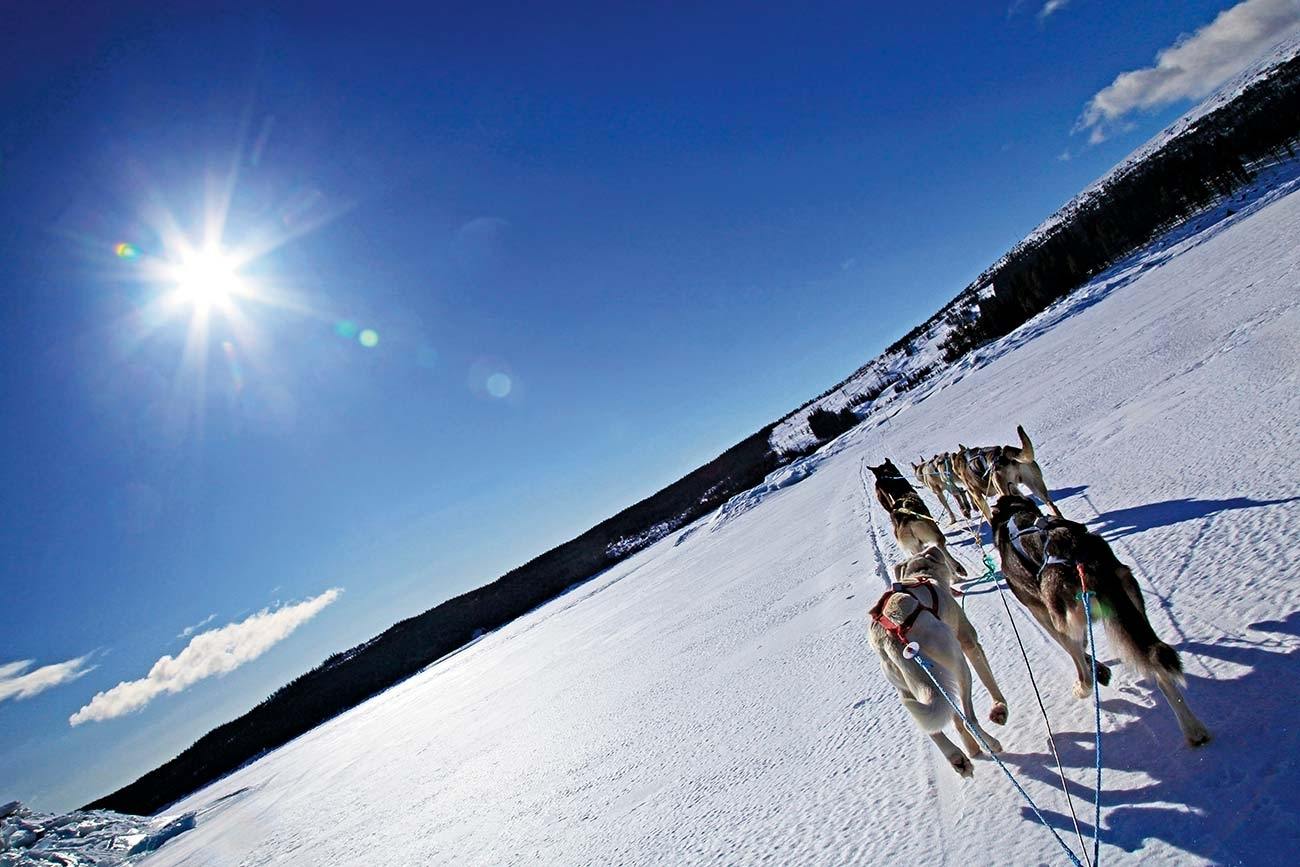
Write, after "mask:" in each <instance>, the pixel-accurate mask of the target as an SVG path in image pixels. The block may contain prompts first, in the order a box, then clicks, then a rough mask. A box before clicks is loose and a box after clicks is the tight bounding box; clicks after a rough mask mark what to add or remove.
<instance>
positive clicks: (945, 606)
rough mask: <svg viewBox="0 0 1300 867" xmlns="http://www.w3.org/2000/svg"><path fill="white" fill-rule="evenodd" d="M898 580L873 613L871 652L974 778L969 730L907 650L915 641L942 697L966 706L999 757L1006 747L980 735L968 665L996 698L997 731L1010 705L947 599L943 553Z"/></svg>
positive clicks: (975, 750) (925, 727)
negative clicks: (949, 731)
mask: <svg viewBox="0 0 1300 867" xmlns="http://www.w3.org/2000/svg"><path fill="white" fill-rule="evenodd" d="M894 577H895V582H896V583H895V584H894V587H893V589H891V590H888V591H886V592H885V595H884V596H882V597H881V598H880V601H878V602H877V603H876V605H875V607H874V608H872V609H871V625H870V626H869V627H868V635H869V637H870V640H871V646H872V647H874V648H875V649H876V653H878V654H879V655H880V668H881V669H882V670H883V671H884V673H885V677H886V678H887V679H888V680H889V682H890V683H891V684H893V686H894V688H895V689H897V690H898V693H899V697H900V698H901V699H902V701H903V707H905V708H907V710H908V712H909V713H911V714H912V717H913V718H914V719H915V720H916V724H917V725H918V726H920V727H921V730H922V731H924V732H925V733H926V734H928V735H929V736H930V738H931V740H933V741H934V743H935V745H936V746H938V747H939V750H940V751H941V752H942V753H943V755H944V758H946V759H947V760H948V763H949V764H950V765H952V767H953V769H954V770H955V771H957V773H958V774H961V775H962V776H963V777H969V776H971V775H972V774H973V773H974V772H975V768H974V766H973V765H972V764H971V762H970V759H968V758H967V757H966V753H969V754H970V755H971V756H977V755H979V754H980V751H981V750H980V745H979V742H978V741H976V740H975V738H974V737H972V734H971V732H969V731H967V729H966V726H965V724H964V723H963V722H962V719H961V717H960V716H958V715H957V714H955V713H953V710H952V707H951V706H950V705H949V704H948V700H947V699H945V698H944V697H943V696H942V695H940V694H939V692H938V691H937V690H936V689H935V688H934V684H933V683H932V682H931V680H930V678H929V676H927V675H926V673H925V671H924V670H923V669H922V668H921V664H920V663H919V662H917V660H916V659H914V658H908V657H907V656H906V655H905V654H904V647H905V645H907V644H908V643H910V642H915V643H916V644H917V645H918V646H919V648H920V653H921V655H922V656H924V657H925V659H926V660H928V661H929V662H930V663H931V671H932V672H933V673H934V675H935V677H936V678H937V679H938V681H939V683H940V684H942V686H943V689H944V691H945V692H947V693H948V695H949V696H950V697H952V698H953V700H954V701H960V702H961V707H962V712H963V713H964V714H965V715H966V719H968V720H970V724H971V726H972V727H973V728H974V729H975V731H977V732H978V733H979V734H980V736H981V737H983V738H984V742H985V743H986V744H988V748H989V749H990V750H992V751H994V752H998V753H1000V752H1002V745H1001V744H1000V743H998V741H997V739H996V738H994V737H993V736H992V735H990V734H989V733H988V732H986V731H984V729H982V728H980V724H979V721H978V720H977V719H976V718H975V710H974V707H973V705H972V703H971V676H970V669H969V668H968V667H967V665H966V660H967V659H969V660H970V664H971V665H973V666H974V667H975V673H976V674H978V675H979V679H980V681H981V682H982V683H983V684H984V686H985V688H987V689H988V691H989V695H990V696H992V698H993V709H992V710H991V711H990V712H989V720H990V721H992V722H995V723H997V724H998V725H1002V724H1003V723H1005V722H1006V721H1007V700H1006V699H1005V698H1004V697H1003V696H1002V691H1001V690H1000V689H998V684H997V681H995V680H994V679H993V672H992V671H991V670H990V669H989V662H988V659H987V658H986V657H985V656H984V648H982V647H981V646H980V643H979V636H978V635H977V634H976V633H975V627H974V626H972V625H971V622H970V621H969V620H967V619H966V614H965V612H963V611H962V610H961V606H960V605H958V604H957V602H956V601H955V600H954V599H953V598H952V594H951V593H949V592H948V588H949V587H950V586H951V585H952V579H953V575H952V568H951V566H950V565H949V561H948V558H947V557H946V556H945V552H944V551H942V550H941V549H940V548H938V547H937V546H932V547H929V548H926V549H925V550H924V551H923V552H921V553H920V554H917V555H916V556H914V557H911V558H909V559H907V560H904V561H903V562H901V563H898V564H896V565H895V566H894ZM949 719H951V720H952V722H953V724H954V725H955V726H956V728H957V734H958V735H959V736H960V737H961V740H962V743H964V744H965V745H966V753H963V752H962V751H961V750H960V749H958V748H957V745H956V744H954V743H953V742H952V741H950V740H948V738H947V736H946V735H944V733H943V728H944V726H945V725H946V724H947V722H948V720H949Z"/></svg>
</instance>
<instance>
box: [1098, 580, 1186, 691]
mask: <svg viewBox="0 0 1300 867" xmlns="http://www.w3.org/2000/svg"><path fill="white" fill-rule="evenodd" d="M1091 577H1092V576H1089V578H1090V579H1091ZM1125 583H1126V585H1127V586H1111V587H1107V588H1105V589H1104V590H1102V589H1099V591H1098V594H1097V595H1098V598H1099V599H1100V601H1101V602H1102V603H1103V606H1104V607H1108V608H1109V609H1110V611H1111V612H1113V614H1112V615H1111V616H1108V617H1105V618H1104V621H1103V622H1104V623H1105V624H1106V634H1107V635H1108V636H1109V637H1110V641H1111V645H1112V646H1113V647H1114V648H1115V649H1116V650H1118V651H1119V655H1120V656H1121V657H1122V658H1123V659H1124V661H1125V662H1127V663H1128V664H1129V665H1132V666H1133V667H1134V668H1136V669H1137V670H1138V671H1140V672H1142V673H1143V674H1145V675H1150V676H1152V677H1156V678H1159V677H1160V675H1162V674H1163V675H1165V676H1166V677H1168V678H1169V679H1170V680H1172V681H1173V682H1175V683H1178V684H1182V683H1184V678H1183V660H1182V658H1181V657H1180V656H1179V655H1178V651H1177V650H1174V649H1173V648H1172V647H1170V646H1169V645H1168V644H1165V643H1164V642H1163V641H1161V640H1160V637H1159V636H1158V635H1156V631H1155V630H1154V629H1153V628H1152V627H1151V621H1149V620H1148V619H1147V615H1146V611H1145V610H1144V605H1143V603H1142V591H1141V589H1139V588H1138V585H1137V582H1136V581H1132V580H1131V579H1130V581H1128V582H1125ZM1131 593H1132V594H1136V595H1137V599H1134V598H1133V596H1132V595H1130V594H1131Z"/></svg>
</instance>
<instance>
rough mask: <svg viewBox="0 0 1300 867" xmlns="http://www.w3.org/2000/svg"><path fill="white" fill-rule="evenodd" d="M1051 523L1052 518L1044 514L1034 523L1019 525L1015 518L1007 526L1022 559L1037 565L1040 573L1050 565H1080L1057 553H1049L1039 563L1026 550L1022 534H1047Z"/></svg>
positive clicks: (1012, 545) (1013, 544) (1031, 564)
mask: <svg viewBox="0 0 1300 867" xmlns="http://www.w3.org/2000/svg"><path fill="white" fill-rule="evenodd" d="M1050 525H1051V519H1049V518H1048V517H1047V516H1046V515H1044V516H1042V517H1038V518H1035V519H1034V522H1033V523H1032V524H1026V525H1025V526H1024V527H1020V526H1017V525H1016V522H1015V521H1014V520H1013V521H1010V522H1009V523H1008V526H1007V536H1008V537H1009V538H1010V539H1011V547H1012V548H1015V549H1016V553H1017V554H1019V555H1020V559H1021V561H1023V562H1024V563H1025V565H1027V566H1036V567H1037V572H1038V574H1040V575H1041V574H1042V573H1043V570H1044V569H1046V568H1047V567H1048V566H1053V565H1061V566H1074V565H1078V564H1076V563H1075V562H1074V561H1073V560H1067V559H1065V558H1064V557H1057V556H1056V555H1055V554H1048V555H1047V557H1046V558H1044V559H1043V561H1042V562H1041V563H1037V562H1036V561H1035V560H1034V558H1033V557H1030V556H1029V552H1028V551H1026V550H1025V546H1024V545H1023V544H1022V543H1021V541H1020V537H1021V536H1046V535H1047V530H1048V528H1049V527H1050ZM1045 545H1046V540H1044V546H1045ZM1044 550H1046V547H1044Z"/></svg>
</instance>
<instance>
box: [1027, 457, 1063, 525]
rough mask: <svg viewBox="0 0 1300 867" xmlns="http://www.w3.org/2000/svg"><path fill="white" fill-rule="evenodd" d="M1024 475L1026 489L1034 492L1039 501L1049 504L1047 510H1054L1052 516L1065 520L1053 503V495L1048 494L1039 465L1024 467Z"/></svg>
mask: <svg viewBox="0 0 1300 867" xmlns="http://www.w3.org/2000/svg"><path fill="white" fill-rule="evenodd" d="M1022 475H1023V476H1024V480H1025V487H1027V488H1029V490H1031V491H1033V492H1034V495H1035V496H1037V497H1038V499H1040V500H1042V501H1043V502H1044V503H1046V504H1047V508H1049V509H1051V510H1052V514H1054V515H1056V517H1058V518H1064V517H1065V516H1064V515H1062V514H1061V510H1060V509H1058V508H1057V507H1056V503H1054V502H1052V495H1051V494H1049V493H1047V482H1045V481H1044V480H1043V471H1042V470H1040V469H1039V468H1038V465H1037V464H1027V465H1025V466H1024V467H1022Z"/></svg>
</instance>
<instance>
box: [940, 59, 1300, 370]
mask: <svg viewBox="0 0 1300 867" xmlns="http://www.w3.org/2000/svg"><path fill="white" fill-rule="evenodd" d="M1297 137H1300V57H1297V58H1294V59H1292V60H1290V61H1289V62H1287V63H1284V64H1281V65H1280V66H1278V67H1276V68H1275V69H1274V70H1273V71H1272V73H1271V74H1270V75H1269V76H1268V77H1266V78H1264V79H1261V80H1259V81H1256V82H1254V83H1253V84H1251V85H1250V86H1249V87H1247V88H1246V89H1245V90H1244V91H1243V92H1242V94H1241V95H1240V96H1239V97H1237V98H1236V99H1235V100H1233V101H1231V102H1229V103H1227V104H1226V105H1223V106H1221V107H1219V108H1217V109H1215V110H1213V111H1211V112H1209V113H1207V114H1206V115H1204V116H1203V117H1201V118H1199V119H1198V120H1197V121H1196V122H1195V123H1193V124H1192V125H1191V126H1190V127H1189V128H1188V129H1187V130H1185V131H1183V132H1182V133H1180V134H1179V135H1177V136H1175V137H1174V138H1172V139H1171V140H1170V141H1168V142H1167V143H1165V144H1164V146H1162V147H1161V148H1160V149H1159V150H1157V151H1155V152H1154V153H1152V154H1150V155H1149V156H1147V157H1146V158H1145V159H1143V160H1142V161H1140V162H1138V163H1136V164H1135V165H1133V166H1130V167H1128V168H1127V169H1126V170H1125V171H1123V172H1121V173H1120V174H1119V175H1118V176H1117V177H1115V178H1113V179H1111V180H1110V181H1109V182H1108V183H1107V184H1106V185H1105V187H1104V189H1103V190H1101V191H1100V192H1099V193H1098V194H1096V195H1092V196H1090V197H1088V198H1087V199H1086V200H1085V201H1081V202H1079V203H1078V204H1077V207H1075V208H1074V209H1073V210H1072V211H1070V212H1069V213H1068V214H1066V215H1065V217H1064V219H1062V220H1061V221H1060V222H1058V223H1057V224H1056V225H1055V226H1053V227H1051V228H1050V229H1049V230H1048V231H1047V232H1045V233H1044V234H1043V235H1042V236H1041V237H1038V238H1036V239H1034V240H1033V241H1031V242H1028V243H1025V244H1022V245H1020V246H1019V247H1017V248H1016V249H1015V250H1013V251H1012V252H1011V253H1010V254H1008V255H1007V257H1006V258H1005V259H1003V260H1002V261H1001V262H1000V263H999V264H998V265H997V266H995V267H994V268H993V269H991V270H990V271H988V272H986V273H985V274H984V275H982V276H981V278H980V280H978V281H977V282H976V283H975V284H973V286H972V290H973V289H975V288H977V287H982V286H991V287H992V291H991V293H989V294H987V296H986V297H982V298H980V299H979V300H978V302H977V304H978V309H977V312H976V314H975V315H974V316H970V317H967V318H965V319H963V320H960V321H957V322H955V323H954V325H955V328H954V330H953V332H952V334H951V335H950V337H949V339H948V341H947V342H946V343H945V345H944V356H945V358H946V359H947V360H948V361H952V360H955V359H957V358H959V357H961V356H962V355H963V354H965V353H966V352H967V351H968V350H970V349H973V348H975V347H977V346H982V345H983V344H985V343H988V342H989V341H991V340H996V339H997V338H999V337H1002V336H1003V335H1005V334H1008V333H1010V332H1011V331H1013V330H1014V329H1015V328H1017V327H1018V326H1019V325H1021V324H1022V323H1024V322H1025V321H1026V320H1028V319H1029V318H1030V317H1032V316H1034V315H1035V314H1036V313H1038V312H1039V311H1041V310H1043V309H1045V308H1046V307H1048V306H1049V305H1050V304H1052V303H1053V302H1055V301H1058V300H1060V299H1061V298H1064V297H1065V296H1066V295H1068V294H1069V293H1070V292H1072V291H1073V290H1075V289H1077V288H1078V287H1079V286H1081V285H1083V283H1085V282H1086V281H1087V280H1089V279H1090V278H1092V277H1094V276H1096V275H1097V274H1099V273H1101V272H1102V271H1105V270H1106V269H1107V268H1109V267H1111V266H1112V265H1114V264H1115V263H1116V262H1118V261H1119V260H1121V259H1122V258H1123V257H1124V256H1126V255H1128V254H1130V253H1133V252H1134V251H1136V250H1138V249H1140V248H1141V247H1143V246H1144V245H1145V244H1147V243H1149V242H1150V241H1151V240H1152V239H1154V238H1155V237H1156V236H1158V235H1159V234H1160V233H1162V232H1164V231H1166V230H1167V229H1169V228H1171V227H1173V226H1175V225H1178V224H1179V223H1180V222H1182V221H1184V220H1186V219H1187V218H1188V217H1190V216H1192V215H1193V214H1195V213H1196V212H1198V211H1200V210H1202V209H1204V208H1205V207H1207V206H1209V205H1211V204H1213V203H1215V202H1216V201H1220V200H1221V199H1223V198H1224V197H1226V196H1228V195H1230V194H1231V193H1232V192H1233V191H1234V190H1236V189H1237V188H1239V187H1241V186H1242V185H1244V184H1246V183H1248V182H1249V181H1250V179H1251V167H1252V166H1255V165H1258V164H1260V163H1263V162H1267V161H1272V160H1277V159H1284V158H1290V157H1293V156H1295V151H1294V144H1295V142H1296V139H1297ZM972 290H967V291H972Z"/></svg>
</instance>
